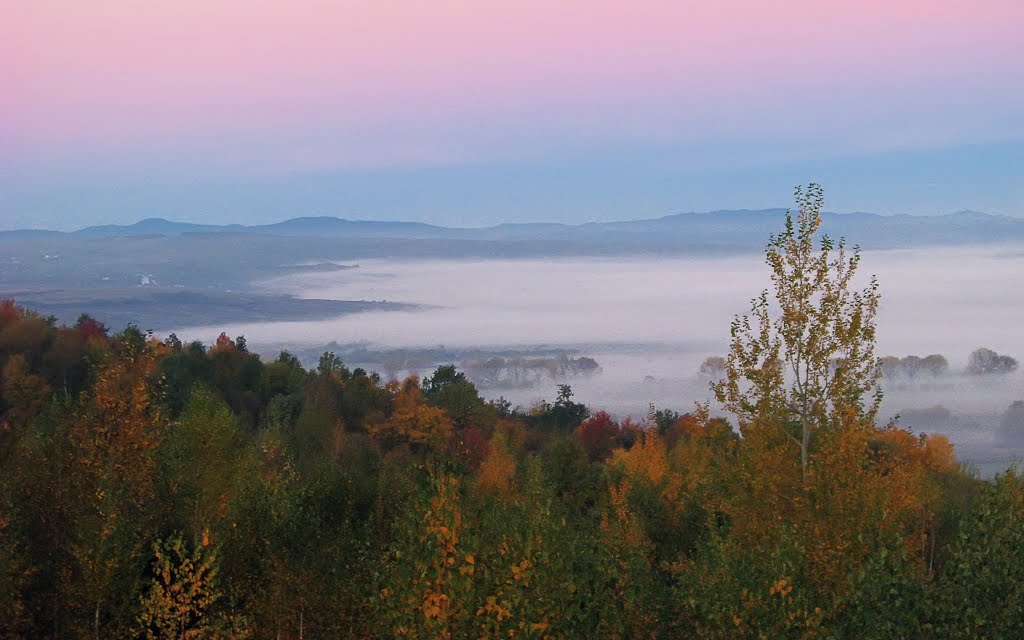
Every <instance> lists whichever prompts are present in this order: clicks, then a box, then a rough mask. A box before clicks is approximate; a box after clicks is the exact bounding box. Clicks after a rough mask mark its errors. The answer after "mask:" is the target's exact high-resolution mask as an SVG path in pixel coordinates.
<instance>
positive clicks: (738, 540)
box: [0, 186, 1024, 638]
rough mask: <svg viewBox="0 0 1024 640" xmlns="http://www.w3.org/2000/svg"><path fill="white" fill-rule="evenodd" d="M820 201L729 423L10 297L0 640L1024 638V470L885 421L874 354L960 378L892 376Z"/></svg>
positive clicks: (1, 401)
mask: <svg viewBox="0 0 1024 640" xmlns="http://www.w3.org/2000/svg"><path fill="white" fill-rule="evenodd" d="M820 210H821V192H820V189H818V188H817V187H814V186H811V187H810V188H809V189H807V190H805V191H798V193H797V211H796V212H795V216H790V217H789V219H788V222H787V225H786V227H785V228H784V229H783V230H782V231H781V232H780V234H779V235H777V236H773V237H772V239H771V240H770V243H769V245H768V250H767V252H766V258H767V262H768V266H769V268H770V269H771V270H772V274H773V293H771V294H770V293H769V292H765V293H764V294H763V295H762V296H761V297H759V298H757V299H755V301H754V304H753V307H752V310H751V312H750V313H749V314H748V315H746V316H739V317H738V318H737V319H736V322H735V323H734V324H733V326H732V343H731V349H730V352H729V354H728V356H727V357H725V358H721V359H718V360H715V361H714V362H712V363H711V364H710V365H709V366H708V370H707V371H706V372H705V373H706V374H707V375H709V376H712V377H713V378H720V380H718V381H717V382H714V385H715V390H716V392H717V394H718V397H719V399H720V400H721V401H722V404H723V405H724V406H725V408H727V409H729V410H730V412H731V413H730V414H727V415H716V414H713V412H712V411H711V408H710V407H708V406H697V407H695V408H694V409H692V410H691V411H689V412H685V413H679V412H677V411H675V410H673V409H669V408H655V407H653V406H652V407H651V411H650V413H649V415H647V416H643V417H639V418H636V419H634V418H618V417H616V416H612V415H610V414H608V413H606V412H603V411H600V408H597V407H595V408H593V409H592V408H590V407H586V406H584V405H582V404H580V403H578V402H576V401H575V400H574V399H573V398H574V397H573V393H572V389H571V388H569V387H568V386H565V385H562V386H560V387H558V388H557V389H553V396H552V397H553V400H552V401H551V402H542V403H539V404H538V405H536V406H534V407H531V408H529V409H526V410H522V409H513V408H512V407H511V406H509V405H508V403H505V402H501V401H488V400H486V399H484V398H483V397H481V395H480V393H479V391H478V390H477V388H476V386H475V385H474V383H473V382H472V381H471V380H470V379H469V378H468V377H467V376H466V375H465V374H464V372H461V371H458V370H457V369H456V368H455V367H454V366H442V367H440V368H438V369H437V370H436V371H435V372H434V373H433V374H432V375H430V376H428V377H426V378H425V379H423V380H420V379H417V378H415V377H409V378H406V379H404V380H383V379H381V377H380V376H379V375H377V374H376V373H372V372H367V371H364V370H362V369H359V368H356V369H350V368H349V367H348V366H347V365H346V364H345V363H344V362H342V361H341V359H340V358H338V357H337V356H335V355H334V354H332V353H325V354H324V355H323V357H322V358H321V359H320V361H319V363H318V366H317V367H315V368H312V369H306V368H304V367H303V366H302V365H301V364H300V362H299V360H298V359H297V358H296V357H294V356H293V355H291V354H289V353H287V352H282V353H281V354H280V355H279V356H278V357H277V358H276V359H274V360H272V361H265V360H263V359H261V358H260V357H259V356H258V355H257V354H254V353H251V352H250V351H249V350H248V348H247V345H246V343H245V340H244V338H241V337H237V338H232V337H229V336H228V335H226V334H222V335H221V336H220V337H219V338H218V339H217V340H216V341H215V343H214V344H212V345H204V344H202V343H199V342H189V343H183V342H182V341H180V340H178V339H177V338H175V337H174V336H172V337H170V338H168V339H167V340H164V341H160V340H157V339H156V338H155V337H153V336H152V335H147V334H146V333H143V332H141V331H140V330H139V329H138V328H136V327H134V326H128V327H126V328H125V329H124V330H122V331H120V332H112V331H111V330H110V329H108V328H107V327H105V326H104V325H103V324H101V323H99V322H97V321H96V320H95V319H93V318H90V317H88V316H82V317H81V318H80V319H79V320H78V322H76V323H75V324H73V325H58V324H57V323H56V321H54V320H53V319H52V318H45V317H41V316H40V315H38V314H36V313H34V312H33V311H31V310H29V309H26V308H24V307H21V306H18V305H17V304H16V303H15V302H14V301H12V300H4V301H2V302H0V468H2V469H3V474H2V475H0V636H2V637H4V638H39V637H48V638H229V637H230V638H245V637H252V638H321V637H340V638H395V637H399V638H469V637H475V638H498V637H502V638H509V637H521V638H578V637H602V638H735V637H771V638H777V637H784V638H811V637H823V638H853V637H855V638H894V637H900V638H934V637H941V638H976V637H1024V615H1022V614H1021V612H1022V611H1024V599H1022V598H1024V479H1022V478H1021V477H1020V476H1019V475H1018V474H1017V473H1016V472H1014V471H1010V472H1007V473H1005V474H1003V475H1001V476H998V477H997V478H996V479H995V480H994V481H991V482H983V481H980V480H978V479H976V478H975V477H973V475H972V474H970V473H969V472H967V471H965V470H964V469H963V468H962V467H961V465H960V464H959V463H958V462H957V460H956V458H955V456H954V452H953V447H952V445H951V444H950V442H949V441H948V440H946V439H945V438H944V437H942V436H938V435H930V436H929V435H925V434H924V433H920V434H918V433H911V432H909V431H907V430H904V429H902V428H900V427H899V425H898V424H895V425H879V424H876V423H875V408H876V407H877V398H876V396H874V395H873V393H874V392H875V388H876V386H875V383H876V382H877V380H878V378H879V376H880V375H881V373H882V370H881V369H880V366H893V367H896V366H899V367H904V366H906V367H912V368H914V370H915V371H917V370H919V369H921V368H923V369H924V370H927V371H932V370H934V371H936V372H938V371H944V370H945V368H946V367H947V366H948V365H947V364H945V362H944V358H943V359H942V360H943V361H942V362H940V361H939V360H938V359H934V358H933V359H932V361H931V362H930V363H929V364H928V365H924V364H923V363H919V362H910V363H907V364H906V365H904V364H903V363H901V362H895V363H894V362H889V363H880V362H879V361H878V360H876V359H875V356H874V352H873V347H874V312H875V310H876V309H877V303H878V295H879V293H878V292H879V288H878V285H876V284H875V283H874V282H870V283H869V285H868V286H867V288H866V289H861V290H855V289H854V288H852V282H853V279H852V277H853V273H854V272H856V269H857V267H858V266H859V254H858V252H857V251H856V250H852V251H849V252H848V251H847V249H846V247H845V244H844V243H843V242H838V243H834V242H833V241H832V240H829V239H827V238H824V237H822V236H821V235H820V233H819V226H820V224H821V218H820ZM772 295H774V298H771V297H770V296H772ZM723 329H724V328H723ZM1000 357H1001V356H999V355H998V354H992V355H989V354H984V353H983V354H981V355H979V356H978V358H977V359H976V364H977V366H978V367H979V371H978V372H979V373H985V372H987V371H988V370H989V369H992V368H993V367H994V368H995V369H998V368H999V367H1005V366H1007V365H1006V363H1005V362H1004V361H1002V360H999V358H1000ZM924 360H928V358H925V359H924ZM972 363H974V360H972ZM1000 363H1002V364H1000ZM527 364H529V363H527ZM513 365H515V366H516V367H526V365H525V364H523V363H519V362H516V363H509V362H491V363H480V364H479V365H478V366H481V367H490V368H492V369H493V370H494V375H495V376H499V377H500V376H502V375H506V376H508V375H512V374H510V373H508V372H509V371H513V372H514V371H516V369H514V368H513ZM712 365H713V366H712ZM538 366H543V367H547V368H550V367H559V366H562V367H577V368H580V367H582V368H583V369H592V368H594V367H596V364H591V363H590V362H586V361H569V360H565V361H558V362H555V361H552V362H544V363H542V365H538ZM524 370H525V369H524ZM908 370H909V369H908ZM1012 409H1013V410H1014V411H1016V409H1015V408H1012ZM1011 413H1012V415H1010V414H1011ZM1017 413H1020V412H1019V411H1017V412H1016V413H1013V412H1012V411H1010V410H1008V413H1007V415H1008V416H1010V417H1008V418H1007V424H1008V425H1010V424H1011V423H1012V424H1016V416H1017ZM1007 428H1010V427H1007Z"/></svg>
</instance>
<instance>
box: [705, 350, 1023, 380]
mask: <svg viewBox="0 0 1024 640" xmlns="http://www.w3.org/2000/svg"><path fill="white" fill-rule="evenodd" d="M1017 366H1018V363H1017V360H1016V359H1014V358H1012V357H1011V356H1008V355H1001V354H998V353H996V352H995V351H992V350H991V349H987V348H985V347H981V348H979V349H975V350H974V351H972V352H971V354H970V356H969V357H968V359H967V368H966V369H965V372H966V373H968V374H971V375H991V374H1006V373H1012V372H1013V371H1016V370H1017ZM878 371H879V373H880V374H881V376H882V377H883V378H888V379H899V378H903V379H908V380H914V379H917V378H919V377H921V376H931V377H938V376H942V375H945V374H946V373H948V372H949V361H948V360H947V359H946V357H945V356H943V355H941V354H938V353H933V354H932V355H928V356H923V357H922V356H913V355H911V356H904V357H902V358H898V357H896V356H884V357H882V358H879V359H878ZM698 373H700V375H702V376H705V377H708V378H712V379H714V380H718V379H720V378H721V377H722V376H723V375H724V374H725V358H723V357H721V356H709V357H708V358H706V359H705V360H704V361H703V362H702V363H701V365H700V369H699V371H698Z"/></svg>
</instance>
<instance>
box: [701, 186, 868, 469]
mask: <svg viewBox="0 0 1024 640" xmlns="http://www.w3.org/2000/svg"><path fill="white" fill-rule="evenodd" d="M795 197H796V203H797V212H796V217H795V219H794V216H793V213H792V211H790V212H787V214H786V226H785V229H784V230H783V231H782V233H780V234H778V235H772V236H771V239H770V240H769V242H768V246H767V249H766V251H765V254H766V255H765V258H766V262H767V263H768V266H769V267H770V268H771V279H772V285H773V290H774V296H773V297H770V296H769V292H768V290H767V289H766V290H764V291H763V292H762V293H761V295H760V296H759V297H758V298H755V299H754V301H753V303H752V306H751V310H750V313H749V314H747V315H743V316H737V317H736V318H735V319H734V320H733V322H732V328H731V336H732V339H731V344H730V349H729V355H728V357H727V358H726V364H725V376H724V378H722V379H721V380H719V381H718V382H717V383H714V384H713V385H712V388H713V390H714V392H715V396H716V397H717V399H718V401H719V402H721V403H722V406H723V407H724V408H725V409H726V410H728V411H731V412H733V413H735V414H736V415H737V417H738V418H739V420H740V423H741V426H742V424H743V423H750V422H752V421H754V420H771V421H773V422H774V423H776V424H778V425H779V427H780V428H781V429H782V430H783V431H784V432H785V434H786V435H787V436H788V437H789V438H790V439H792V441H793V442H794V443H795V444H796V446H797V447H798V449H799V451H800V467H801V470H802V472H803V478H804V480H805V481H806V479H807V473H808V465H809V457H810V455H811V450H812V448H813V446H814V434H815V432H816V431H818V430H821V429H828V428H835V427H838V426H839V425H840V424H841V417H842V416H843V415H844V414H847V413H848V412H851V411H852V412H854V414H855V415H856V416H857V417H858V418H859V419H862V420H864V421H867V422H873V421H874V419H875V416H876V414H877V412H878V406H879V404H880V403H881V393H880V391H879V390H878V387H877V384H876V383H877V381H878V377H879V374H878V364H877V362H876V360H875V357H874V347H875V315H876V314H877V312H878V304H879V299H880V294H879V292H878V283H877V281H876V280H875V278H874V277H872V278H871V279H870V281H869V282H868V283H867V286H865V287H864V288H863V289H860V290H857V289H855V288H854V279H855V276H856V275H857V268H858V267H859V266H860V249H859V248H858V247H854V248H853V250H852V252H848V251H847V248H846V242H845V240H842V239H841V240H840V241H839V242H838V243H836V242H834V241H833V240H832V239H831V238H829V237H828V236H827V235H821V236H820V241H819V242H817V243H816V236H818V230H819V228H820V227H821V211H822V206H823V204H824V192H823V190H822V188H821V187H820V186H819V185H817V184H813V183H812V184H810V185H808V187H807V189H806V190H805V189H804V188H803V187H797V189H796V194H795ZM816 245H817V248H816ZM872 390H874V394H873V398H872V400H871V401H870V402H867V403H866V402H865V396H866V395H868V394H869V393H870V392H871V391H872Z"/></svg>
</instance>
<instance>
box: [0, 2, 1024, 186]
mask: <svg viewBox="0 0 1024 640" xmlns="http://www.w3.org/2000/svg"><path fill="white" fill-rule="evenodd" d="M0 16H2V20H0V168H4V167H6V168H7V169H8V170H9V171H13V174H14V175H17V176H20V175H29V174H31V176H32V178H33V179H39V180H42V179H43V178H42V177H41V176H43V175H44V174H46V173H47V172H51V173H53V172H65V173H67V172H73V171H74V170H75V169H76V168H79V167H82V168H90V169H94V168H95V169H96V170H99V168H103V169H104V170H106V171H108V172H109V173H111V174H114V173H117V172H119V171H121V170H123V169H125V168H132V167H134V166H137V164H138V161H139V160H140V159H145V160H146V161H147V162H152V163H154V164H159V163H163V165H164V166H171V165H174V164H175V163H177V164H178V165H183V166H198V164H202V165H203V166H204V167H205V169H206V173H207V174H216V173H217V172H221V173H223V174H224V175H232V176H239V175H257V174H266V173H268V172H269V173H272V174H273V173H277V172H282V171H284V172H287V171H312V170H324V169H346V168H348V169H351V168H366V167H371V168H380V167H403V166H437V165H450V164H459V163H473V162H507V161H524V160H525V161H528V160H529V159H530V158H544V157H548V156H549V155H550V154H551V153H552V151H553V150H566V149H571V150H572V152H573V153H577V154H586V153H589V150H591V149H598V148H605V147H607V146H608V145H623V144H625V145H629V144H680V145H708V144H741V143H742V144H758V145H762V146H765V147H771V146H777V147H779V148H778V153H779V154H781V156H786V157H789V156H793V157H801V158H805V157H808V154H813V153H818V152H820V151H821V150H822V149H829V150H830V152H832V153H860V152H875V151H890V150H900V149H926V148H929V147H942V146H950V145H957V144H974V143H988V142H999V141H1003V140H1006V139H1012V140H1021V139H1024V117H1022V113H1024V64H1022V63H1021V60H1024V36H1022V26H1021V25H1024V1H1021V0H928V1H916V0H915V1H912V0H888V1H884V2H883V1H877V0H860V1H858V2H837V1H825V0H815V1H810V0H701V1H691V2H686V1H683V0H674V1H659V0H632V1H628V2H627V1H620V2H610V1H607V0H546V1H539V0H517V1H514V2H505V1H504V0H502V1H498V0H472V1H471V0H465V1H463V0H433V1H424V0H374V1H367V2H350V1H340V2H338V1H336V2H328V1H326V0H314V1H306V2H301V1H298V0H277V1H274V0H246V1H241V0H202V1H192V0H176V1H169V0H145V1H138V2H136V1H129V0H27V1H26V0H0ZM783 147H785V148H783ZM28 197H29V196H26V198H28ZM0 203H2V201H0Z"/></svg>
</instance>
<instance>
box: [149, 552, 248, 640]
mask: <svg viewBox="0 0 1024 640" xmlns="http://www.w3.org/2000/svg"><path fill="white" fill-rule="evenodd" d="M152 570H153V576H152V578H151V579H150V583H149V586H148V588H147V589H146V592H145V594H144V595H143V596H142V598H141V599H140V611H139V616H138V627H139V631H140V634H141V635H142V637H144V638H147V639H150V640H179V639H180V640H201V639H203V638H218V637H224V636H226V635H230V636H231V637H234V638H242V637H245V636H246V635H247V634H246V633H245V632H244V630H243V629H241V628H236V629H229V628H228V624H227V620H225V619H222V618H221V617H219V616H216V615H211V614H213V613H214V611H213V608H214V606H215V605H216V603H217V601H218V600H219V599H220V598H221V594H220V592H219V589H218V587H217V555H216V551H215V549H214V548H213V547H211V546H210V540H209V536H208V534H207V533H205V532H204V533H203V535H202V537H201V538H200V540H198V541H197V542H195V543H193V544H188V543H187V542H185V540H184V539H183V538H182V537H181V535H175V536H172V537H170V538H168V539H166V540H161V541H160V542H157V543H156V544H154V545H153V567H152Z"/></svg>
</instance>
